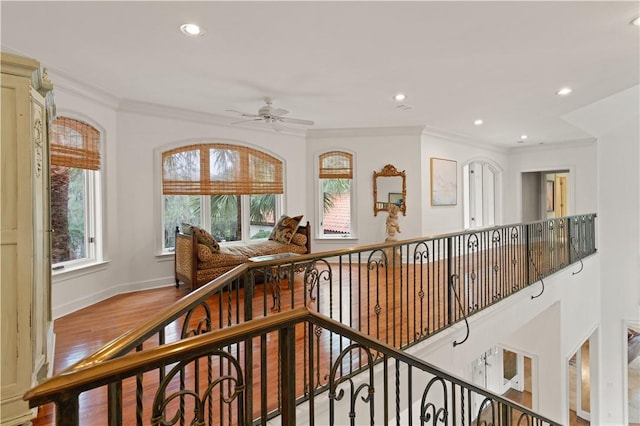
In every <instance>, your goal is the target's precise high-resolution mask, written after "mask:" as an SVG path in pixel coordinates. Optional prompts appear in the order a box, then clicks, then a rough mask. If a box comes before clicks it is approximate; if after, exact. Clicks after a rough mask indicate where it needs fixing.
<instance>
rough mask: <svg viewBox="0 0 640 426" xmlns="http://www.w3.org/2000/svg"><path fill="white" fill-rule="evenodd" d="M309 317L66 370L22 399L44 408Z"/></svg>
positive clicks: (293, 315) (265, 322)
mask: <svg viewBox="0 0 640 426" xmlns="http://www.w3.org/2000/svg"><path fill="white" fill-rule="evenodd" d="M309 313H310V311H309V309H307V308H298V309H295V310H292V311H287V312H281V313H277V314H274V315H270V316H268V317H262V318H259V319H256V320H254V321H248V322H245V323H242V324H239V325H237V326H234V327H230V328H224V329H221V330H216V331H213V332H211V333H205V334H201V335H198V336H194V337H188V338H186V339H182V340H179V341H177V342H173V343H167V344H166V345H162V346H156V347H153V348H149V349H146V350H144V351H141V352H133V353H129V354H127V355H123V356H121V357H119V358H115V359H112V360H106V361H103V362H95V363H92V364H87V365H84V366H83V367H82V368H79V367H78V368H75V369H74V370H72V371H70V370H65V371H64V372H63V373H60V374H59V375H56V376H54V377H51V378H50V379H47V380H45V381H43V382H42V383H40V384H39V385H37V386H36V387H34V388H33V389H31V390H29V391H28V392H27V393H26V394H25V395H24V399H25V400H28V401H29V403H30V405H31V406H32V407H35V406H37V405H41V404H46V403H48V402H52V401H55V395H56V394H61V393H64V392H70V391H72V390H73V392H74V393H78V392H83V391H85V390H88V389H92V388H94V387H97V386H102V385H105V384H108V383H110V382H114V381H118V380H120V379H123V378H125V377H130V376H133V375H135V374H138V373H143V372H145V371H149V370H153V369H155V368H158V367H161V366H163V365H167V364H171V363H173V362H177V361H180V360H182V359H187V358H190V357H194V356H200V355H204V354H206V353H208V352H211V349H212V348H216V347H222V346H225V345H227V344H230V343H236V342H238V341H239V340H244V339H248V338H251V337H255V336H258V335H260V334H263V333H267V332H270V331H274V330H277V329H280V328H282V327H284V326H286V325H288V324H294V323H297V322H300V321H303V320H305V319H306V318H307V317H308V316H309ZM76 365H78V364H76Z"/></svg>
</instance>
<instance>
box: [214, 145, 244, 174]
mask: <svg viewBox="0 0 640 426" xmlns="http://www.w3.org/2000/svg"><path fill="white" fill-rule="evenodd" d="M239 168H240V153H239V152H238V151H235V150H231V149H220V148H212V149H211V150H210V151H209V175H210V178H211V181H213V182H215V181H223V182H233V181H235V180H236V175H237V172H238V170H239Z"/></svg>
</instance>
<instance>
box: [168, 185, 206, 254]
mask: <svg viewBox="0 0 640 426" xmlns="http://www.w3.org/2000/svg"><path fill="white" fill-rule="evenodd" d="M200 200H201V197H200V196H199V195H165V196H164V248H171V247H175V238H176V236H175V230H176V226H180V224H181V223H190V224H191V225H197V226H200V225H201V221H200Z"/></svg>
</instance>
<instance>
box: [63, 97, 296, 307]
mask: <svg viewBox="0 0 640 426" xmlns="http://www.w3.org/2000/svg"><path fill="white" fill-rule="evenodd" d="M56 104H57V108H58V109H59V110H60V111H61V112H62V111H66V110H70V111H75V110H79V111H82V112H83V114H84V115H86V116H88V117H90V118H91V119H92V120H93V121H95V122H97V123H98V124H99V125H100V127H101V128H102V129H103V130H104V131H105V134H106V143H105V153H106V155H105V157H106V158H105V161H104V167H103V168H102V173H103V175H104V177H105V189H106V193H105V196H104V206H105V209H104V213H105V214H104V222H105V223H104V231H105V259H106V260H107V263H105V264H103V265H101V266H100V267H97V268H90V269H87V270H83V271H81V272H78V273H71V274H64V275H60V276H58V277H56V279H55V280H54V285H53V301H52V304H53V312H54V317H56V318H57V317H60V316H62V315H65V314H67V313H69V312H73V311H75V310H77V309H79V308H82V307H85V306H88V305H91V304H93V303H96V302H98V301H100V300H103V299H106V298H108V297H111V296H113V295H115V294H120V293H126V292H130V291H136V290H142V289H148V288H154V287H159V286H167V285H172V284H173V282H174V278H173V256H158V255H157V254H158V253H157V247H158V245H157V238H158V237H159V236H160V234H159V230H160V229H161V226H160V221H159V219H160V216H159V215H158V212H159V206H160V204H159V203H160V182H159V177H158V176H157V172H158V170H157V169H156V164H155V161H156V160H157V156H156V155H155V150H156V149H157V148H160V147H166V146H170V145H177V144H180V143H187V142H194V141H204V140H209V141H210V140H214V139H215V140H216V141H227V142H232V143H238V144H243V145H249V146H253V147H256V148H259V149H261V150H264V151H267V152H269V153H271V154H273V155H275V156H276V157H278V158H281V159H282V160H283V161H284V162H285V170H286V175H285V179H286V182H285V185H286V187H285V191H286V193H287V194H288V195H287V197H286V199H285V202H284V211H285V212H289V213H291V212H293V213H295V214H304V215H305V218H307V217H308V214H307V212H306V211H305V196H304V195H302V194H305V193H306V189H305V188H306V187H305V180H304V176H305V175H304V170H305V167H304V158H305V157H304V153H305V142H304V138H303V137H302V136H298V135H291V134H284V133H276V132H273V131H258V130H251V129H245V128H236V127H229V126H223V125H216V124H210V123H208V122H207V117H206V116H202V115H198V114H191V113H188V112H184V111H176V110H169V109H163V108H158V107H151V106H146V105H143V104H132V103H129V104H126V106H125V107H124V108H123V107H122V105H120V106H119V107H118V109H117V110H116V107H115V106H114V105H108V104H105V103H103V101H102V100H96V99H86V98H83V97H80V96H77V95H76V94H74V93H67V92H65V91H64V88H63V87H58V86H56ZM211 121H213V119H212V120H211ZM116 124H117V125H116Z"/></svg>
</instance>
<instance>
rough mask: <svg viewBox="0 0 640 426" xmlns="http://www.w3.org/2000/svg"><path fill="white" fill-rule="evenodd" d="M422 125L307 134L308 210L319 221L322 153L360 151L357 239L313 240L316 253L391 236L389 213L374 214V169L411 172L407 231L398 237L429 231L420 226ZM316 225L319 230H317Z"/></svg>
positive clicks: (403, 228)
mask: <svg viewBox="0 0 640 426" xmlns="http://www.w3.org/2000/svg"><path fill="white" fill-rule="evenodd" d="M421 131H422V128H419V127H406V128H404V127H403V128H378V129H344V130H315V131H312V132H309V133H308V135H307V155H306V166H307V188H308V189H307V191H306V194H307V197H306V200H307V211H308V212H310V215H311V217H313V218H314V221H313V222H312V223H316V222H317V216H318V211H319V207H318V197H317V180H318V179H317V178H316V176H317V175H316V173H317V168H316V165H315V163H316V162H317V156H318V154H320V153H322V152H326V151H331V150H346V151H349V152H352V153H353V154H354V161H355V177H354V183H355V185H356V194H355V196H356V201H357V207H356V221H357V222H356V223H357V239H348V240H347V239H335V240H326V239H325V240H318V239H314V241H313V243H312V249H313V251H327V250H336V249H341V248H348V247H355V246H361V245H367V244H375V243H382V242H384V240H385V238H386V236H387V235H386V232H385V220H386V218H387V212H378V215H377V216H374V214H373V172H374V171H380V170H381V169H382V168H383V167H384V166H385V165H387V164H391V165H393V166H395V168H396V169H397V170H399V171H402V170H405V171H406V186H407V212H406V213H407V214H406V216H403V215H402V214H400V215H399V222H400V230H401V233H400V234H399V235H398V236H397V237H398V240H404V239H409V238H414V237H418V236H421V235H423V234H422V232H421V226H420V217H421V206H420V202H419V201H417V200H420V199H421V193H420V191H421V186H420V180H421V176H420V167H421V163H420V155H419V150H420V132H421ZM315 228H316V227H314V233H315V232H317V229H315Z"/></svg>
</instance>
